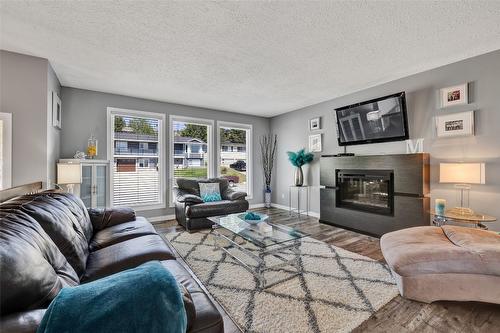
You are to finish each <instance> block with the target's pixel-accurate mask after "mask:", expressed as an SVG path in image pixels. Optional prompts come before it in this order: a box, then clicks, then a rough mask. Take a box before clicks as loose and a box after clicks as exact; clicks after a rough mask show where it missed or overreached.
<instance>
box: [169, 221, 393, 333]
mask: <svg viewBox="0 0 500 333" xmlns="http://www.w3.org/2000/svg"><path fill="white" fill-rule="evenodd" d="M219 230H220V229H219ZM164 236H165V238H167V239H168V240H169V241H170V243H171V244H172V245H173V246H174V248H175V249H176V250H177V252H178V253H179V255H180V256H181V257H182V258H183V259H184V260H185V261H186V262H187V264H188V265H189V266H190V268H191V269H192V271H193V272H194V273H195V274H196V276H197V277H198V278H199V279H200V281H201V282H202V283H203V284H204V285H205V287H206V288H207V289H208V290H209V292H210V293H211V294H212V296H213V297H214V298H215V299H216V300H217V301H218V302H219V304H220V305H221V306H222V307H223V308H224V309H225V310H226V312H227V314H228V315H229V316H230V317H231V318H232V319H233V321H234V322H235V323H236V324H237V325H238V326H239V328H240V329H241V330H242V331H243V332H262V333H272V332H289V333H291V332H300V333H304V332H329V333H330V332H350V331H352V330H353V329H354V328H356V327H357V326H359V325H360V324H361V323H363V322H364V321H365V320H366V319H368V318H369V317H370V316H371V315H372V314H373V313H375V312H376V311H377V310H379V309H380V308H381V307H382V306H384V305H385V304H387V303H388V302H389V301H390V300H392V299H393V298H394V297H395V296H397V295H398V290H397V288H396V286H395V284H394V281H393V279H392V276H391V274H390V271H389V269H388V267H387V266H386V265H385V264H384V263H381V262H378V261H376V260H373V259H370V258H367V257H365V256H362V255H359V254H356V253H352V252H349V251H346V250H344V249H341V248H338V247H335V246H333V245H329V244H326V243H324V242H321V241H318V240H315V239H312V238H310V237H306V238H302V239H301V240H299V241H298V242H300V245H299V246H300V253H301V254H300V258H299V264H300V271H301V274H299V275H298V276H295V277H292V274H293V272H296V269H295V271H294V267H291V266H290V267H283V268H281V269H279V270H276V271H271V272H270V273H269V275H268V276H266V278H267V280H268V281H270V282H272V280H273V279H278V280H285V281H284V282H281V283H278V284H275V285H274V286H272V287H270V288H268V289H264V290H260V289H259V288H258V280H257V279H256V278H255V277H254V276H253V275H252V274H251V273H250V272H249V271H248V270H247V269H245V268H244V267H243V266H241V265H240V264H239V263H238V262H237V261H236V260H234V259H232V258H231V257H230V256H229V255H227V254H226V253H225V252H223V251H221V250H220V249H216V248H215V247H214V239H213V235H211V234H210V232H209V231H201V232H197V233H192V234H190V233H188V232H180V233H168V234H164ZM233 240H235V241H236V242H238V243H239V244H242V245H244V246H245V248H247V249H248V250H250V251H255V252H256V253H258V251H259V250H258V249H257V248H256V247H255V246H253V244H250V243H248V242H245V241H244V240H242V239H241V238H239V237H234V236H233ZM235 253H236V252H235ZM239 253H240V254H241V255H239V257H241V258H245V255H244V254H242V252H241V251H240V252H239ZM246 258H247V261H245V262H246V263H248V264H250V265H257V264H256V263H253V264H252V259H250V257H246ZM287 277H289V278H288V280H287Z"/></svg>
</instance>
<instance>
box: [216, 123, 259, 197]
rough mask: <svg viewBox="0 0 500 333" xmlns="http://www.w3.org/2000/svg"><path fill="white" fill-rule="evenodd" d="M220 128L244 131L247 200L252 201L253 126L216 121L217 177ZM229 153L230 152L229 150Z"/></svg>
mask: <svg viewBox="0 0 500 333" xmlns="http://www.w3.org/2000/svg"><path fill="white" fill-rule="evenodd" d="M221 128H234V129H239V130H245V131H246V134H247V135H246V142H247V147H246V150H247V151H246V154H247V171H246V173H247V199H248V200H251V199H253V159H252V148H253V126H252V124H241V123H232V122H227V121H217V135H216V151H217V158H216V159H215V160H216V163H217V167H216V170H217V177H220V176H221V172H220V165H221V142H220V129H221ZM230 151H231V150H230Z"/></svg>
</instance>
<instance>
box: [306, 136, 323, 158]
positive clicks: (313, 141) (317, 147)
mask: <svg viewBox="0 0 500 333" xmlns="http://www.w3.org/2000/svg"><path fill="white" fill-rule="evenodd" d="M309 151H310V152H313V153H317V152H321V151H323V146H322V144H321V134H313V135H309Z"/></svg>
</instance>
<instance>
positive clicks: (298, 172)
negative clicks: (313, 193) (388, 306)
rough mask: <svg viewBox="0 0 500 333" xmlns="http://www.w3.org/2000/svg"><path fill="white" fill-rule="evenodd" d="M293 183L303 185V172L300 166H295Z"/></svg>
mask: <svg viewBox="0 0 500 333" xmlns="http://www.w3.org/2000/svg"><path fill="white" fill-rule="evenodd" d="M294 185H295V186H302V185H304V173H303V172H302V167H301V166H300V167H296V168H295V176H294Z"/></svg>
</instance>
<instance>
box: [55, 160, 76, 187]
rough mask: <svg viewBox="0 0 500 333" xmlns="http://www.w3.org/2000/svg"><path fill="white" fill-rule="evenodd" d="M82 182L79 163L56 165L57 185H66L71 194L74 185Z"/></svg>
mask: <svg viewBox="0 0 500 333" xmlns="http://www.w3.org/2000/svg"><path fill="white" fill-rule="evenodd" d="M81 182H82V167H81V165H80V164H79V163H57V184H58V185H67V188H68V192H69V193H73V190H74V186H75V184H81Z"/></svg>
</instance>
